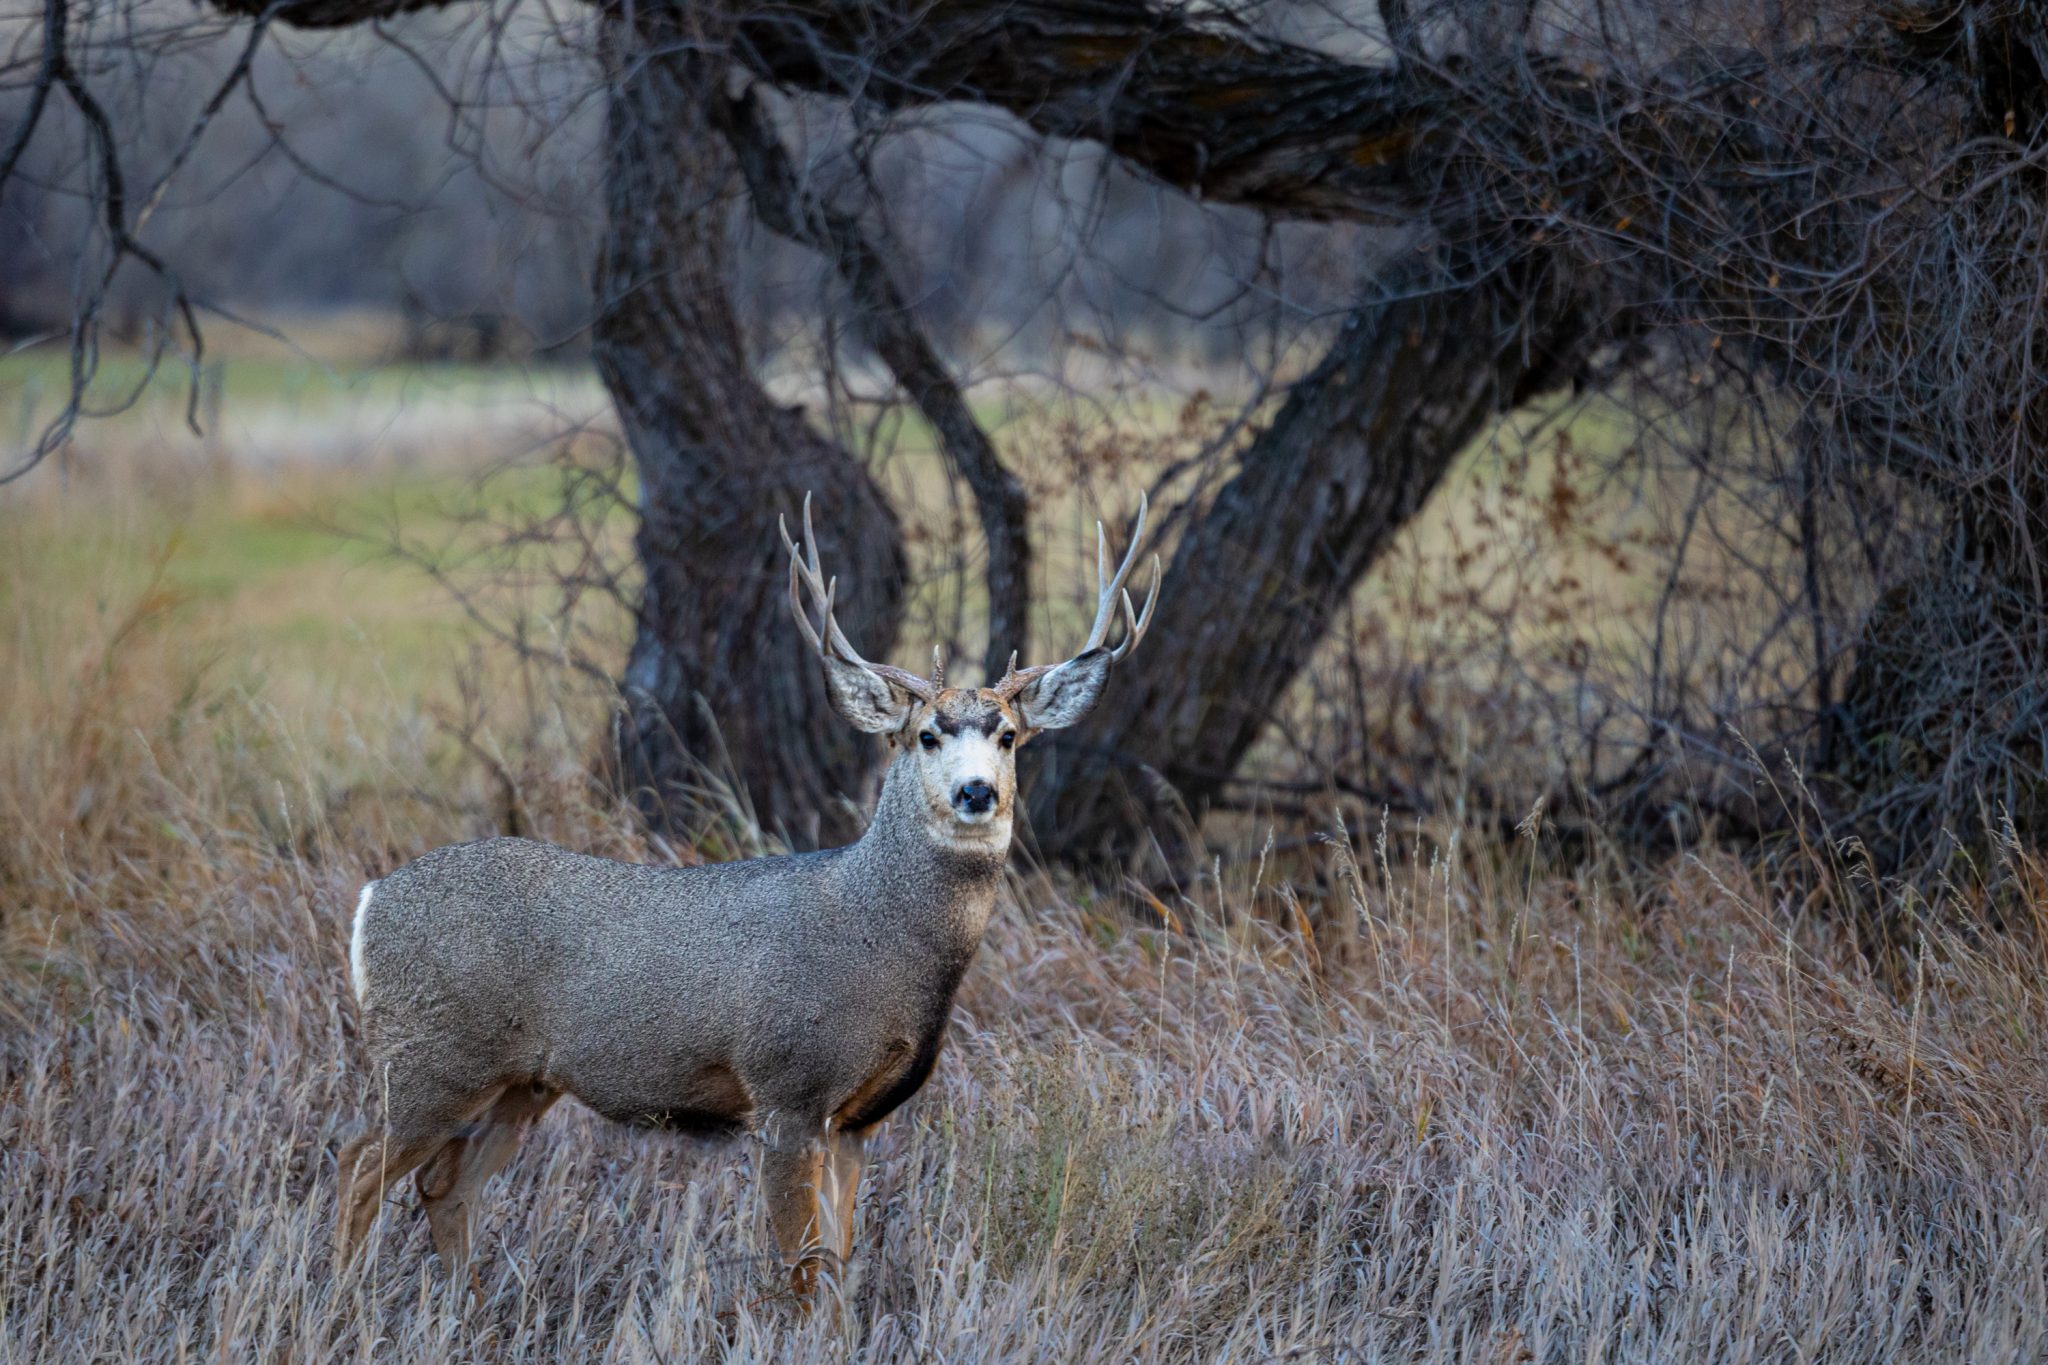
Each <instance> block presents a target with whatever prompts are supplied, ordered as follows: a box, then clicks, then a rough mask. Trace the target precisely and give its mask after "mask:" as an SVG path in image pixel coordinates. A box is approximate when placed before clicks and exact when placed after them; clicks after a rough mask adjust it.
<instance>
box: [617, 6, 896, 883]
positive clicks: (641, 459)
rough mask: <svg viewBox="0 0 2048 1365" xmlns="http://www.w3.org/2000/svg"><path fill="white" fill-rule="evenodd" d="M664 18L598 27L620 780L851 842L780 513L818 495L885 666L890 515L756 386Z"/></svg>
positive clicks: (877, 495)
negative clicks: (636, 495)
mask: <svg viewBox="0 0 2048 1365" xmlns="http://www.w3.org/2000/svg"><path fill="white" fill-rule="evenodd" d="M683 22H684V21H682V20H679V19H678V18H677V16H676V15H675V13H674V12H673V11H664V10H640V11H639V12H638V13H637V16H635V17H627V16H626V15H622V14H620V13H616V12H615V13H614V14H612V15H610V16H608V17H607V19H606V21H605V25H606V27H605V48H606V55H607V60H608V63H609V65H610V67H611V71H610V73H609V74H610V81H609V84H610V89H611V109H610V115H609V121H608V124H607V160H606V167H605V173H606V179H605V188H606V204H607V208H608V210H609V214H610V226H609V232H608V235H607V238H606V243H605V251H604V257H603V260H602V262H601V263H600V265H599V269H598V281H597V291H598V302H599V308H598V322H597V326H596V335H595V352H596V360H597V367H598V372H599V373H600V374H601V375H602V376H603V378H604V382H605V385H606V387H607V388H608V389H609V390H610V391H611V395H612V398H613V401H614V402H615V403H616V404H617V406H618V411H619V416H620V420H621V422H622V423H623V424H624V427H625V432H626V439H627V441H628V442H629V443H630V445H631V447H632V452H633V458H634V461H635V463H636V465H637V467H638V470H639V475H640V505H641V518H642V519H641V525H640V530H639V533H638V550H639V557H640V562H641V565H642V567H643V570H644V573H645V584H644V588H643V594H642V601H641V604H640V612H639V623H638V629H637V633H636V635H635V639H634V642H633V649H632V653H631V656H630V658H629V661H628V663H627V666H626V671H625V677H624V679H623V680H622V684H621V692H622V695H623V706H622V708H621V714H620V718H619V728H618V745H617V749H618V760H619V771H620V775H621V777H622V778H623V779H624V780H625V781H626V782H627V783H628V784H629V785H630V788H631V789H632V791H633V792H634V794H635V797H636V799H637V800H638V801H639V803H640V804H641V806H642V807H643V809H645V810H646V811H647V813H648V815H649V817H650V818H651V819H653V820H654V821H656V822H657V823H660V824H669V825H674V824H681V823H687V820H688V811H689V808H690V807H691V806H693V805H695V804H698V803H700V802H701V800H702V797H703V793H704V792H705V790H706V780H707V778H709V779H713V780H714V781H722V780H724V779H728V778H736V779H737V786H738V788H739V789H742V790H744V792H745V794H746V795H747V796H748V797H750V798H751V800H752V802H753V806H754V810H755V813H756V814H757V816H758V817H759V819H760V820H761V822H762V824H763V825H764V826H766V827H767V828H769V829H774V830H780V831H782V832H784V833H785V834H787V835H788V836H789V837H791V838H792V839H793V840H794V841H795V842H796V843H798V844H799V845H808V844H816V843H819V842H827V843H830V842H837V841H840V840H843V839H846V838H850V837H851V836H852V835H853V834H855V833H856V832H857V831H858V828H859V824H860V819H859V814H858V810H857V807H858V806H859V805H860V804H862V803H864V801H865V799H866V797H867V795H868V794H869V789H870V786H871V784H872V781H873V777H874V773H875V771H876V762H875V760H876V757H877V754H876V744H875V741H874V740H872V739H870V738H868V737H866V736H863V735H858V734H855V733H854V732H853V731H852V730H851V729H850V728H849V727H847V726H846V725H845V724H844V723H843V722H841V721H840V720H839V719H838V718H837V717H836V716H834V715H833V714H832V713H831V712H830V710H829V708H828V707H827V706H826V705H825V701H824V695H823V689H822V687H821V686H820V685H819V683H818V681H817V678H816V673H817V670H816V668H815V667H814V666H813V664H812V663H811V662H810V660H809V659H808V657H807V656H806V655H805V653H804V651H803V648H802V645H801V641H800V638H799V636H798V633H797V630H796V628H795V626H794V625H793V624H791V622H790V620H789V608H788V604H787V598H786V591H787V585H788V567H787V566H788V560H787V557H786V556H785V554H784V553H783V550H782V548H781V543H780V541H779V540H778V538H777V536H776V533H775V519H776V516H777V515H778V514H787V515H789V517H790V519H791V523H792V528H793V530H792V533H793V534H794V533H795V531H794V528H795V527H796V526H798V525H800V522H798V520H797V513H798V509H799V508H800V507H801V506H802V503H803V498H804V494H805V493H806V492H810V493H813V494H815V496H816V508H817V522H818V529H819V532H820V538H821V540H822V542H823V544H822V553H823V555H824V559H825V562H826V563H827V564H830V565H833V566H835V568H836V569H838V570H839V571H840V572H841V573H843V574H844V577H843V578H842V579H841V596H840V601H839V608H838V616H839V620H840V623H841V624H842V625H843V626H844V627H845V628H846V630H847V632H848V634H849V635H850V636H851V637H852V638H853V639H854V640H856V641H857V642H858V643H859V645H860V648H861V649H862V650H863V651H865V652H867V653H868V655H869V657H871V658H884V657H886V656H887V654H888V650H889V647H890V645H891V644H892V643H893V641H894V640H895V637H896V631H897V626H898V624H899V622H900V619H901V614H902V591H903V580H904V560H903V551H902V541H901V537H900V534H899V529H898V526H897V522H896V518H895V515H894V514H893V513H892V512H891V511H890V508H889V505H888V503H887V501H886V500H885V499H884V498H883V496H882V494H881V491H880V490H879V489H878V488H877V487H876V486H875V484H874V481H873V480H872V479H870V478H869V477H868V473H867V471H866V469H865V468H863V467H862V466H861V465H860V463H859V462H857V461H856V460H854V459H853V458H852V457H851V456H849V455H848V454H847V453H846V452H845V451H844V450H842V449H840V448H839V447H838V446H837V445H836V444H834V443H833V442H831V441H829V440H827V439H826V438H824V437H823V436H821V435H820V434H819V433H818V432H817V431H816V430H815V429H814V428H813V427H812V426H811V425H810V424H809V423H808V422H807V421H806V420H805V419H804V416H803V414H802V412H801V411H799V410H795V409H790V408H785V407H782V406H779V405H777V404H776V403H775V402H773V401H772V400H771V399H770V397H769V395H768V394H767V393H765V392H764V391H763V390H762V388H761V386H760V383H759V382H758V380H757V379H756V378H755V376H754V374H753V372H752V370H751V368H750V366H749V365H748V360H747V348H746V345H745V342H744V337H743V334H742V331H741V328H740V325H739V322H738V319H737V318H736V317H735V314H734V310H733V306H732V300H731V297H730V294H729V292H728V287H727V282H728V280H729V279H730V278H731V276H732V272H731V268H730V262H729V259H728V244H727V230H728V210H729V206H730V203H731V195H732V193H733V192H734V190H735V189H736V187H737V185H738V181H737V178H736V176H735V174H734V171H733V167H732V165H731V162H730V157H729V155H728V153H727V151H726V145H725V141H724V139H723V138H721V137H720V136H719V135H718V134H717V132H716V131H715V130H714V128H713V127H712V126H711V124H710V122H709V119H708V117H707V110H708V101H709V100H710V99H712V98H716V97H721V96H722V93H723V92H722V82H723V78H724V71H725V69H726V68H725V63H724V61H723V60H722V59H721V58H720V57H719V56H718V55H717V54H716V50H715V49H716V44H707V43H705V42H703V41H701V38H702V35H699V34H695V33H686V32H684V31H683V29H682V24H683Z"/></svg>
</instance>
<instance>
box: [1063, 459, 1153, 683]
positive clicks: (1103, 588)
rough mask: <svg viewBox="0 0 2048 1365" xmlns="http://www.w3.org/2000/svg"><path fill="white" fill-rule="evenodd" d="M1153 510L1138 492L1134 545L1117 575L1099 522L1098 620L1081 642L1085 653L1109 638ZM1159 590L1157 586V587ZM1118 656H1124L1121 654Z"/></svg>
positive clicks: (1106, 536)
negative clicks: (1111, 570)
mask: <svg viewBox="0 0 2048 1365" xmlns="http://www.w3.org/2000/svg"><path fill="white" fill-rule="evenodd" d="M1148 510H1149V508H1148V504H1147V502H1146V498H1145V495H1144V494H1143V493H1140V494H1139V495H1138V520H1137V524H1136V525H1134V526H1132V527H1131V544H1130V548H1129V549H1127V550H1125V551H1124V558H1123V562H1122V563H1121V564H1119V565H1117V566H1116V576H1115V577H1114V578H1112V577H1110V575H1109V534H1108V532H1106V531H1104V530H1103V529H1102V523H1101V522H1099V521H1098V522H1096V523H1095V581H1096V583H1098V584H1099V585H1100V591H1099V592H1098V593H1097V595H1096V599H1095V624H1094V625H1093V626H1091V627H1089V630H1088V643H1086V644H1084V645H1082V646H1081V653H1083V654H1086V653H1087V652H1088V651H1089V650H1091V649H1100V648H1102V645H1103V642H1104V641H1105V640H1107V639H1108V638H1109V631H1110V627H1111V626H1113V625H1115V624H1116V604H1117V595H1118V594H1119V593H1120V592H1122V591H1123V586H1124V580H1125V579H1127V578H1129V577H1130V576H1131V565H1132V564H1134V563H1136V562H1137V559H1138V549H1139V547H1140V546H1142V545H1143V544H1144V543H1145V514H1146V512H1147V511H1148ZM1153 590H1154V591H1155V592H1156V591H1158V589H1157V587H1156V586H1155V587H1154V589H1153ZM1117 657H1118V658H1122V657H1123V656H1122V655H1121V654H1119V655H1118V656H1117Z"/></svg>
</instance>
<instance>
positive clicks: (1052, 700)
mask: <svg viewBox="0 0 2048 1365" xmlns="http://www.w3.org/2000/svg"><path fill="white" fill-rule="evenodd" d="M1114 662H1115V660H1114V659H1113V658H1112V657H1111V656H1110V652H1109V651H1108V650H1106V649H1091V650H1089V651H1088V652H1087V653H1086V654H1078V655H1076V656H1074V657H1073V658H1071V659H1069V660H1067V661H1066V662H1065V663H1063V664H1061V665H1060V666H1059V667H1058V668H1055V669H1053V670H1052V672H1050V673H1043V674H1040V675H1039V676H1038V677H1036V678H1034V679H1032V680H1031V681H1030V682H1028V683H1026V684H1025V685H1024V689H1023V690H1022V691H1021V692H1019V693H1018V694H1017V718H1018V719H1019V720H1021V721H1023V722H1024V723H1025V724H1026V725H1027V726H1029V727H1031V728H1032V729H1033V730H1064V729H1065V728H1066V727H1067V726H1069V725H1072V724H1073V723H1074V722H1075V721H1077V720H1079V719H1081V717H1083V716H1085V715H1087V714H1088V712H1089V711H1090V710H1091V709H1093V707H1094V706H1095V703H1096V700H1097V699H1098V698H1100V697H1101V696H1102V685H1103V684H1104V683H1105V682H1107V681H1109V666H1110V665H1111V664H1112V663H1114Z"/></svg>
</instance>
